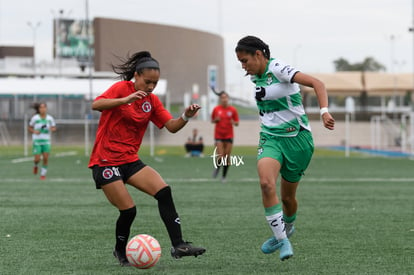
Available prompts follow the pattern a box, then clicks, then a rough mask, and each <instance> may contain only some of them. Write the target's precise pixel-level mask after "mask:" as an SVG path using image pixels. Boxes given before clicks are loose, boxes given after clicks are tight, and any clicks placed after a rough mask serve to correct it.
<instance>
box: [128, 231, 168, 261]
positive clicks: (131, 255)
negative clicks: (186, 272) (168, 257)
mask: <svg viewBox="0 0 414 275" xmlns="http://www.w3.org/2000/svg"><path fill="white" fill-rule="evenodd" d="M126 256H127V258H128V261H129V263H130V264H131V265H133V266H135V267H136V268H140V269H147V268H150V267H153V266H154V265H155V264H156V263H157V262H158V260H159V259H160V257H161V246H160V244H159V242H158V241H157V239H155V238H154V237H152V236H150V235H147V234H139V235H136V236H134V237H132V238H131V239H130V240H129V242H128V244H127V247H126Z"/></svg>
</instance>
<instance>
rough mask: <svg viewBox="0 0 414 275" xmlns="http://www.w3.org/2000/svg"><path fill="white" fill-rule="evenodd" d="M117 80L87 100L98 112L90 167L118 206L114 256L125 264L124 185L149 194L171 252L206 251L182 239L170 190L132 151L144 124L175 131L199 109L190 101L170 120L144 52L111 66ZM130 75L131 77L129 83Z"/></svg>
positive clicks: (129, 206) (130, 210)
mask: <svg viewBox="0 0 414 275" xmlns="http://www.w3.org/2000/svg"><path fill="white" fill-rule="evenodd" d="M113 70H114V72H115V73H117V74H118V75H119V77H120V78H121V79H122V81H119V82H117V83H115V84H114V85H112V86H111V87H110V88H109V89H108V90H107V91H106V92H104V93H103V94H102V95H100V96H98V97H97V98H96V99H95V100H94V102H93V103H92V109H93V110H97V111H100V112H101V117H100V120H99V125H98V130H97V134H96V140H95V144H94V147H93V151H92V154H91V158H90V162H89V165H88V166H89V168H91V169H92V172H93V179H94V181H95V183H96V188H97V189H102V190H103V192H104V194H105V196H106V197H107V199H108V201H109V202H110V203H111V204H112V205H114V206H115V207H116V208H118V210H119V217H118V219H117V221H116V228H115V234H116V244H115V249H114V251H113V254H114V256H115V257H116V258H117V259H118V261H119V263H120V264H121V265H123V266H128V265H129V262H128V260H127V258H126V255H125V254H126V253H125V248H126V244H127V242H128V238H129V234H130V227H131V225H132V222H133V221H134V219H135V215H136V206H135V203H134V201H133V199H132V197H131V195H130V194H129V192H128V189H127V188H126V186H125V184H129V185H131V186H133V187H135V188H136V189H138V190H140V191H142V192H144V193H147V194H148V195H150V196H153V197H154V198H155V199H156V200H157V201H158V209H159V213H160V216H161V219H162V221H163V222H164V224H165V226H166V228H167V231H168V234H169V237H170V240H171V244H172V248H171V256H172V257H174V258H181V257H183V256H198V255H201V254H203V253H204V252H205V251H206V250H205V249H204V248H201V247H194V246H192V245H191V244H190V243H189V242H185V241H184V240H183V238H182V233H181V225H180V219H179V216H178V214H177V212H176V209H175V206H174V202H173V198H172V194H171V188H170V187H169V186H168V185H167V184H166V183H165V182H164V180H163V179H162V177H161V176H160V175H159V174H158V173H157V171H155V170H154V169H153V168H151V167H149V166H147V165H145V164H144V163H143V162H142V161H141V160H140V158H139V156H138V154H137V152H138V150H139V148H140V145H141V142H142V138H143V136H144V133H145V130H146V128H147V126H148V123H149V122H150V121H152V122H153V123H154V124H155V125H156V126H157V127H158V128H163V127H165V128H167V130H168V131H169V132H171V133H175V132H177V131H179V130H180V129H181V128H183V127H184V126H185V125H186V123H187V121H188V120H189V119H190V118H191V117H193V116H194V115H195V114H196V113H197V111H198V110H199V109H200V108H201V107H200V106H199V105H197V104H192V105H190V106H189V107H187V108H186V110H185V112H184V113H183V114H182V115H181V117H179V118H173V117H172V115H171V114H170V113H169V112H168V111H167V110H166V109H165V108H164V106H163V104H162V103H161V101H160V100H159V98H158V97H157V96H156V95H154V94H153V93H152V91H153V90H154V88H155V86H156V85H157V82H158V80H159V78H160V67H159V64H158V62H157V61H156V60H155V59H154V58H152V57H151V54H150V53H149V52H146V51H143V52H138V53H135V54H134V55H132V56H131V57H130V58H128V59H127V60H125V61H123V64H121V65H119V66H113ZM132 79H134V81H131V80H132Z"/></svg>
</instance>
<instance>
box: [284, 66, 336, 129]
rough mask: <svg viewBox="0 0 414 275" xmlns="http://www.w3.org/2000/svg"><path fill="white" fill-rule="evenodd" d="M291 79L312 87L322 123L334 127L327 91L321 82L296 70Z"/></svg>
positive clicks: (326, 126) (330, 127)
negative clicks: (329, 110)
mask: <svg viewBox="0 0 414 275" xmlns="http://www.w3.org/2000/svg"><path fill="white" fill-rule="evenodd" d="M292 81H293V82H296V83H299V84H301V85H304V86H307V87H311V88H313V89H314V91H315V93H316V97H317V98H318V103H319V108H320V109H321V116H322V120H323V125H324V126H325V128H327V129H329V130H333V129H334V127H335V119H334V118H333V117H332V115H331V114H330V113H329V112H328V93H327V92H326V88H325V85H324V84H323V82H322V81H320V80H319V79H317V78H315V77H313V76H310V75H307V74H304V73H301V72H297V73H296V74H295V75H294V76H293V78H292Z"/></svg>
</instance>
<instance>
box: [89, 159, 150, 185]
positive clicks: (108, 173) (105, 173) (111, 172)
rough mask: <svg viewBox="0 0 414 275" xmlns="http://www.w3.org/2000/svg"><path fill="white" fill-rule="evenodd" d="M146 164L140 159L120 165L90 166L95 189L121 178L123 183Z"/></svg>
mask: <svg viewBox="0 0 414 275" xmlns="http://www.w3.org/2000/svg"><path fill="white" fill-rule="evenodd" d="M145 166H146V165H145V163H143V162H142V161H141V160H137V161H134V162H130V163H126V164H122V165H120V166H98V165H94V166H92V176H93V179H94V181H95V185H96V189H101V188H102V185H105V184H108V183H111V182H114V181H117V180H122V181H123V182H124V183H125V182H126V181H127V180H128V179H129V178H130V177H131V176H132V175H134V174H135V173H136V172H138V171H139V170H141V169H142V168H144V167H145Z"/></svg>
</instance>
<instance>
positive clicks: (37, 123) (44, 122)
mask: <svg viewBox="0 0 414 275" xmlns="http://www.w3.org/2000/svg"><path fill="white" fill-rule="evenodd" d="M33 108H34V109H35V110H36V114H35V115H34V116H33V117H32V118H31V119H30V122H29V132H30V133H32V140H33V155H34V166H33V174H35V175H36V174H37V171H38V165H39V162H40V156H42V158H43V164H42V167H41V170H40V179H41V180H44V179H46V173H47V165H48V162H49V153H50V146H51V141H50V138H51V137H50V133H51V132H54V131H56V123H55V120H54V119H53V117H52V116H51V115H49V114H48V113H47V106H46V103H35V104H34V105H33Z"/></svg>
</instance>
